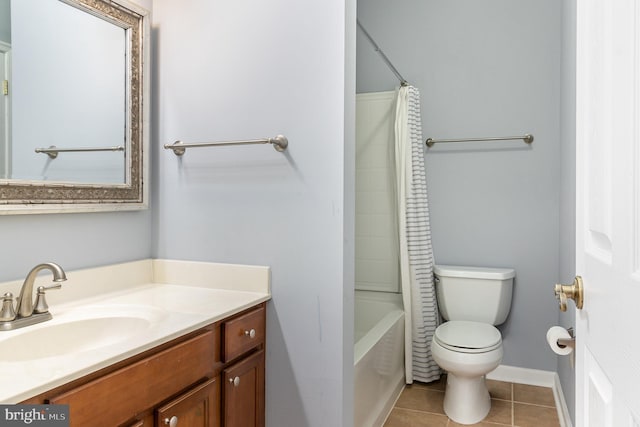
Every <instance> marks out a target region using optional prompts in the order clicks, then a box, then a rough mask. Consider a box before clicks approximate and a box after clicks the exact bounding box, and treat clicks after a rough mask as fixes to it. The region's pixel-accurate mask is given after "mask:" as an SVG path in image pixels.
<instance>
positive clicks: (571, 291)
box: [554, 276, 584, 311]
mask: <svg viewBox="0 0 640 427" xmlns="http://www.w3.org/2000/svg"><path fill="white" fill-rule="evenodd" d="M554 293H555V294H556V298H557V299H558V301H559V303H560V311H567V299H572V300H573V301H574V302H575V303H576V308H577V309H578V310H580V309H581V308H582V305H583V303H584V290H583V287H582V277H580V276H576V278H575V279H574V280H573V283H572V284H570V285H563V284H557V285H556V286H555V288H554Z"/></svg>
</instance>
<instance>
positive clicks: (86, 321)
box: [0, 306, 166, 362]
mask: <svg viewBox="0 0 640 427" xmlns="http://www.w3.org/2000/svg"><path fill="white" fill-rule="evenodd" d="M165 314H166V313H164V312H163V311H162V310H159V309H155V308H152V307H123V306H116V307H93V308H91V309H90V310H89V309H81V310H76V311H70V312H68V313H64V314H63V315H61V316H59V317H56V316H55V314H54V318H53V320H50V321H48V322H45V323H40V324H38V325H34V326H30V327H26V328H24V329H21V330H19V333H15V334H14V333H11V336H8V337H6V339H3V338H4V337H5V335H3V334H8V333H7V332H0V347H2V348H3V351H2V352H0V361H2V362H18V361H20V362H24V361H29V360H35V359H42V358H46V357H55V356H61V355H68V354H74V353H80V352H86V351H90V350H95V349H99V348H102V347H107V346H110V345H113V344H117V343H119V342H121V341H125V340H127V339H129V338H131V337H134V336H135V335H138V334H140V333H143V332H145V331H146V330H148V329H150V328H151V327H152V326H153V325H154V324H155V323H157V322H158V321H159V320H160V319H162V318H163V317H164V315H165Z"/></svg>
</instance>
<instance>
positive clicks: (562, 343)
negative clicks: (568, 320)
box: [557, 328, 576, 349]
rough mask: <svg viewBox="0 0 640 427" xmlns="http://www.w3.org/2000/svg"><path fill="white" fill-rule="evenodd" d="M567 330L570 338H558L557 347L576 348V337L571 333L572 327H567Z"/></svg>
mask: <svg viewBox="0 0 640 427" xmlns="http://www.w3.org/2000/svg"><path fill="white" fill-rule="evenodd" d="M567 332H569V335H570V336H571V338H558V341H557V343H558V347H561V348H564V347H571V348H574V349H575V348H576V337H575V335H574V334H573V328H569V329H567Z"/></svg>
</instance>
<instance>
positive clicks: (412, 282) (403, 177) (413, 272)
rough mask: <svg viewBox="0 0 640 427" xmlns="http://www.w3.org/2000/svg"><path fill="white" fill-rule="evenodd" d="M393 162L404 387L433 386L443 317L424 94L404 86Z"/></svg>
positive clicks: (436, 376)
mask: <svg viewBox="0 0 640 427" xmlns="http://www.w3.org/2000/svg"><path fill="white" fill-rule="evenodd" d="M395 162H396V195H397V197H398V205H397V206H398V231H399V242H400V274H401V281H402V299H403V302H404V310H405V370H406V382H407V384H411V383H413V381H414V380H417V381H423V382H430V381H434V380H437V379H438V378H440V368H439V367H438V365H437V364H436V363H435V362H434V360H433V358H432V356H431V339H432V337H433V333H434V332H435V330H436V327H437V326H438V323H439V320H440V315H439V313H438V305H437V302H436V292H435V286H434V283H433V264H434V261H433V251H432V249H431V228H430V226H429V205H428V201H427V181H426V176H425V167H424V143H423V140H422V124H421V118H420V91H419V90H418V89H417V88H415V87H413V86H402V87H401V88H400V90H399V92H398V99H397V102H396V126H395Z"/></svg>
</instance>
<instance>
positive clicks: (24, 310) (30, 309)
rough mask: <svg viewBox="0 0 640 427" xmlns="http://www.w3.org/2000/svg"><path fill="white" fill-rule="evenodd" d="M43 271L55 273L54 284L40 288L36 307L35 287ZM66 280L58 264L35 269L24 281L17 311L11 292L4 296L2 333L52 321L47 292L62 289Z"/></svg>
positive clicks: (1, 317)
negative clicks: (45, 296) (14, 307)
mask: <svg viewBox="0 0 640 427" xmlns="http://www.w3.org/2000/svg"><path fill="white" fill-rule="evenodd" d="M42 270H49V271H51V272H52V273H53V284H51V285H48V286H39V287H38V295H37V297H36V303H35V305H34V303H33V287H34V284H35V281H36V277H37V276H38V273H39V272H40V271H42ZM65 280H67V275H66V274H65V272H64V270H63V269H62V267H60V266H59V265H58V264H56V263H53V262H46V263H43V264H38V265H36V266H35V267H33V268H32V269H31V271H30V272H29V274H27V277H26V278H25V279H24V283H23V284H22V289H20V295H19V296H18V299H17V302H16V309H15V310H14V309H13V295H12V294H11V293H10V292H7V293H6V294H4V299H3V301H2V308H1V309H0V331H1V330H4V331H9V330H13V329H17V328H21V327H23V326H28V325H33V324H36V323H40V322H44V321H46V320H49V319H51V317H52V316H51V313H49V307H48V306H47V303H46V301H45V299H44V293H45V290H47V289H60V288H61V287H62V282H64V281H65ZM16 311H17V312H16Z"/></svg>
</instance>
